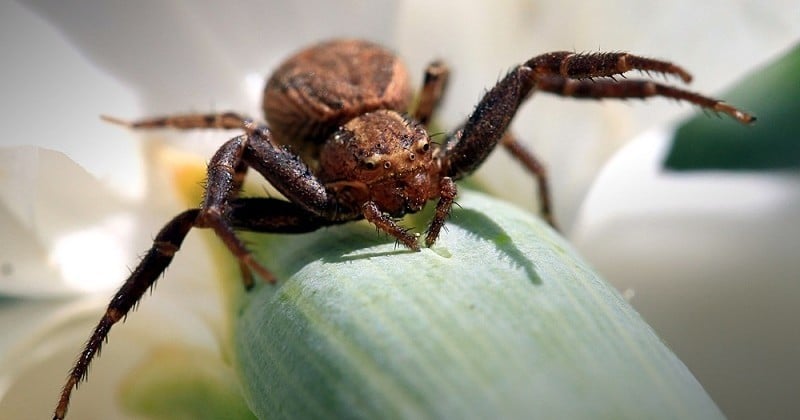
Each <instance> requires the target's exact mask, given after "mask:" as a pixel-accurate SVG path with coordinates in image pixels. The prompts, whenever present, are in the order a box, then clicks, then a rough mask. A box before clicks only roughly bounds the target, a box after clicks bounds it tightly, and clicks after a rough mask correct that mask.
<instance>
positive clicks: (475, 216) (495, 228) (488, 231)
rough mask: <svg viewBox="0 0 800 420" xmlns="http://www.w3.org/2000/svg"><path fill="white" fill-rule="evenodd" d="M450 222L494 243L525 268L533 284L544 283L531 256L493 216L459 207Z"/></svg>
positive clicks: (503, 252)
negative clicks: (523, 250)
mask: <svg viewBox="0 0 800 420" xmlns="http://www.w3.org/2000/svg"><path fill="white" fill-rule="evenodd" d="M467 220H470V222H469V223H465V221H467ZM448 223H451V224H454V225H458V226H460V227H461V228H462V229H464V230H465V231H467V232H469V234H470V235H474V236H477V237H479V238H480V239H482V240H484V241H487V242H489V243H491V244H493V245H494V246H495V247H496V248H497V250H498V251H500V253H502V254H504V255H506V256H507V257H508V258H510V259H511V261H513V262H514V263H515V264H516V265H518V266H519V267H521V268H522V269H523V270H525V273H526V274H527V275H528V278H529V279H530V280H531V282H532V283H533V284H536V285H540V284H542V278H541V277H540V276H539V274H538V273H537V272H536V267H535V266H534V264H533V261H531V258H530V256H528V255H526V254H525V253H524V252H522V250H520V249H519V247H517V245H516V244H515V243H514V239H513V238H512V237H511V235H509V234H508V233H507V232H506V231H505V229H503V228H502V227H501V226H500V225H498V224H497V222H495V221H494V220H493V219H492V218H491V217H489V216H487V215H486V214H484V213H482V212H479V211H476V210H473V209H469V208H458V209H454V210H453V214H452V217H451V218H450V219H449V220H448Z"/></svg>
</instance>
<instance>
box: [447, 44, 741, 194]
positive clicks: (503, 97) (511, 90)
mask: <svg viewBox="0 0 800 420" xmlns="http://www.w3.org/2000/svg"><path fill="white" fill-rule="evenodd" d="M630 70H641V71H645V72H656V73H663V74H671V75H675V76H678V77H680V78H681V79H683V80H684V81H687V82H688V81H689V80H691V76H690V75H689V73H687V72H686V71H685V70H683V69H682V68H681V67H679V66H676V65H674V64H672V63H668V62H665V61H660V60H653V59H648V58H644V57H639V56H635V55H631V54H627V53H596V54H573V53H569V52H556V53H549V54H543V55H540V56H537V57H534V58H532V59H530V60H528V61H527V62H526V63H525V64H523V65H520V66H517V67H516V68H514V69H513V70H511V71H510V72H509V73H508V74H507V75H506V76H505V77H504V78H502V79H501V80H500V81H499V82H498V83H497V84H496V85H495V86H494V87H493V88H492V89H490V90H489V91H488V92H487V93H486V94H485V95H484V96H483V98H482V99H481V101H480V102H479V103H478V105H477V106H476V107H475V110H474V111H473V113H472V114H471V115H470V116H469V118H468V119H467V122H466V123H465V124H464V125H463V128H461V129H460V130H457V131H456V132H454V133H452V134H450V135H449V136H448V138H447V140H446V142H445V143H444V145H443V146H442V149H441V157H442V166H443V173H442V174H443V175H444V176H450V177H452V178H453V179H455V180H458V179H461V178H463V177H464V176H466V175H468V174H470V173H472V172H473V171H475V170H476V169H477V168H478V167H479V166H480V165H481V164H482V163H483V161H484V160H485V159H486V157H487V156H488V155H489V153H490V152H491V151H492V150H493V149H494V148H495V146H497V143H498V142H500V141H501V140H502V139H503V138H504V135H505V133H506V131H507V130H508V127H509V125H510V124H511V120H512V119H513V117H514V115H516V113H517V110H518V109H519V107H520V106H521V105H522V103H523V102H524V101H525V100H526V99H527V98H528V97H529V96H530V94H531V93H532V92H533V91H534V90H536V89H540V90H543V91H546V92H549V93H555V94H558V95H561V96H569V97H576V98H598V99H599V98H618V99H624V98H645V97H652V96H663V97H668V98H674V99H678V100H681V101H685V102H690V103H692V104H695V105H698V106H700V107H702V108H705V109H710V110H712V111H715V112H722V113H725V114H728V115H730V116H731V117H733V118H735V119H736V120H737V121H739V122H741V123H744V124H747V123H750V122H752V121H755V117H753V116H751V115H750V114H747V113H745V112H743V111H740V110H738V109H736V108H734V107H732V106H730V105H728V104H726V103H723V102H721V101H718V100H716V99H712V98H709V97H706V96H703V95H699V94H696V93H692V92H689V91H686V90H682V89H678V88H675V87H672V86H668V85H663V84H659V83H655V82H651V81H639V80H622V81H618V82H617V81H614V80H594V79H592V78H594V77H611V76H614V75H619V74H622V73H625V72H627V71H630ZM504 143H506V147H507V148H508V149H509V151H511V152H512V154H514V155H515V156H517V158H518V159H519V160H520V161H522V162H523V164H525V165H526V166H527V167H528V168H529V169H530V170H531V171H532V172H533V173H534V174H536V173H537V171H539V169H538V167H540V166H541V165H538V162H537V161H536V160H535V159H532V160H531V159H530V156H525V152H522V151H521V149H520V148H519V147H517V145H518V143H516V142H508V141H504ZM531 156H532V155H531ZM542 182H543V181H540V185H541V183H542ZM545 191H546V187H545ZM540 194H541V189H540ZM545 201H549V199H547V200H545Z"/></svg>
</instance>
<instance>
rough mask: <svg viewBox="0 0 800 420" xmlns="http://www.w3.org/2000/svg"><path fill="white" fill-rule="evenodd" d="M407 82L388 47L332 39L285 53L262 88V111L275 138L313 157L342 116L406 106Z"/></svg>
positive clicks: (401, 64)
mask: <svg viewBox="0 0 800 420" xmlns="http://www.w3.org/2000/svg"><path fill="white" fill-rule="evenodd" d="M410 100H411V87H410V83H409V80H408V71H407V70H406V67H405V65H404V64H403V63H402V62H401V61H400V60H399V59H398V58H397V56H396V55H394V54H393V53H392V52H391V51H388V50H386V49H385V48H383V47H381V46H379V45H376V44H373V43H370V42H366V41H361V40H333V41H328V42H324V43H321V44H317V45H315V46H312V47H310V48H307V49H305V50H302V51H300V52H299V53H297V54H295V55H293V56H291V57H289V58H288V59H287V60H286V61H285V62H284V63H283V64H282V65H281V66H280V67H278V69H277V70H276V71H275V73H274V74H273V75H272V77H270V79H269V81H267V84H266V86H265V87H264V103H263V108H264V113H265V116H266V119H267V122H268V123H269V125H270V127H271V129H272V130H273V133H274V134H275V136H276V138H277V139H278V141H280V142H281V143H284V144H290V145H292V146H293V147H294V149H295V150H296V151H298V152H300V153H301V154H303V155H308V153H310V155H311V156H312V157H316V156H317V155H318V149H319V146H320V145H321V144H322V143H324V142H325V140H326V139H327V137H328V136H329V135H330V134H331V133H332V132H333V131H335V130H336V129H337V128H339V127H340V126H341V125H343V124H345V123H346V122H347V121H349V120H350V119H352V118H353V117H356V116H358V115H361V114H364V113H366V112H370V111H375V110H378V109H391V110H396V111H401V112H402V111H405V110H406V108H407V107H408V104H409V102H410Z"/></svg>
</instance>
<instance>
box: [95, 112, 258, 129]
mask: <svg viewBox="0 0 800 420" xmlns="http://www.w3.org/2000/svg"><path fill="white" fill-rule="evenodd" d="M100 118H102V119H103V120H105V121H108V122H110V123H113V124H118V125H122V126H125V127H129V128H145V129H151V128H175V129H179V130H190V129H194V128H222V129H236V128H242V127H244V123H245V122H246V121H248V120H249V119H248V118H246V117H244V116H242V115H239V114H237V113H235V112H220V113H210V114H181V115H168V116H163V117H154V118H145V119H141V120H136V121H126V120H122V119H119V118H115V117H109V116H107V115H101V116H100Z"/></svg>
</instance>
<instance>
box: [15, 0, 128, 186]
mask: <svg viewBox="0 0 800 420" xmlns="http://www.w3.org/2000/svg"><path fill="white" fill-rule="evenodd" d="M86 26H95V25H94V24H93V25H86ZM0 51H3V62H4V63H5V64H4V65H3V66H0V91H2V92H3V96H2V97H0V104H2V113H3V116H4V119H3V135H2V137H0V146H17V145H36V146H40V147H46V148H50V149H56V150H59V151H61V152H64V153H66V154H67V155H68V156H70V158H72V159H73V160H75V161H76V162H78V164H80V165H81V166H83V167H84V168H86V170H88V171H89V172H90V173H91V174H93V175H94V176H95V177H97V178H99V179H102V180H103V181H104V182H106V183H108V185H109V186H111V187H112V188H113V189H114V191H116V192H117V194H119V195H122V196H126V197H141V195H142V194H143V189H144V178H143V168H142V166H141V156H140V151H139V144H138V142H137V141H136V140H135V139H134V138H133V136H131V135H129V134H128V133H126V132H125V131H124V130H120V129H119V128H118V127H114V126H112V125H110V124H107V123H103V122H102V121H101V120H100V118H99V116H100V114H105V113H109V112H117V113H124V114H132V113H134V110H135V109H136V98H135V96H134V94H133V93H132V92H131V90H130V89H129V88H128V87H126V86H124V85H123V84H121V83H120V81H119V80H118V79H115V78H113V77H112V76H110V75H109V74H108V73H106V72H104V71H102V69H100V68H98V66H97V65H96V63H94V62H92V61H90V60H89V57H87V55H86V54H85V52H84V51H82V50H81V49H79V48H76V47H75V46H74V45H72V44H70V43H69V42H68V40H66V39H65V37H64V36H63V34H62V33H60V32H59V31H58V29H57V28H56V27H54V25H53V24H51V23H49V22H47V21H46V20H44V19H42V18H41V17H39V16H37V15H36V14H34V13H32V12H31V11H29V10H28V9H26V8H25V7H23V6H21V5H19V4H17V3H16V2H3V3H2V4H0Z"/></svg>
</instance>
